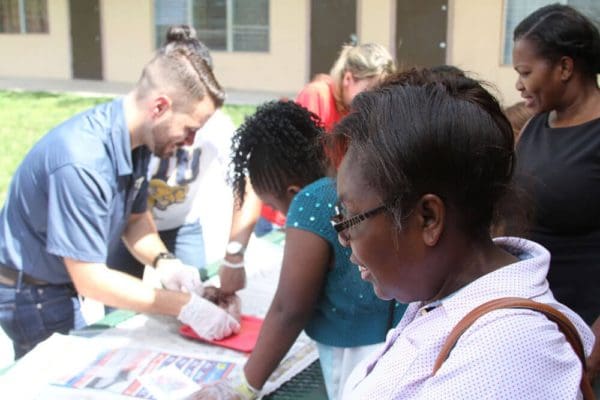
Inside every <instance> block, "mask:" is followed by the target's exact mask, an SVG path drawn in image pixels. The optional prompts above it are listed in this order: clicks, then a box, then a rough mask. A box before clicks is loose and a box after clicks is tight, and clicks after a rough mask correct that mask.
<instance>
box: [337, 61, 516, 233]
mask: <svg viewBox="0 0 600 400" xmlns="http://www.w3.org/2000/svg"><path fill="white" fill-rule="evenodd" d="M388 82H393V83H391V84H387V85H386V84H384V85H382V86H380V87H379V88H377V89H375V90H373V91H367V92H363V93H361V94H359V95H358V96H356V98H355V99H354V101H353V103H352V112H351V113H350V114H349V115H348V116H347V117H346V118H344V119H343V120H342V121H341V122H340V123H339V124H338V125H337V126H336V128H335V133H336V134H338V135H347V136H348V137H349V147H348V153H347V155H346V157H347V158H348V160H347V161H348V162H352V163H357V164H358V165H360V167H361V170H362V173H363V178H364V180H365V182H367V184H368V185H369V186H370V188H371V189H372V190H373V191H374V192H375V193H376V194H377V195H378V196H379V197H380V198H381V200H382V201H383V202H384V204H386V205H388V209H389V211H390V212H391V213H392V214H393V216H394V219H395V221H396V224H397V225H398V226H401V222H402V220H403V218H404V217H405V216H406V215H408V214H409V213H410V211H411V210H412V208H413V207H414V205H415V203H416V201H417V200H418V199H419V198H420V197H421V196H423V195H425V194H427V193H433V194H436V195H438V196H439V197H440V198H442V199H443V201H444V202H445V204H446V206H447V207H448V208H449V209H453V210H454V211H455V212H456V215H458V218H459V220H460V222H461V224H462V226H463V227H464V228H465V230H466V231H469V232H471V233H476V232H477V233H478V232H481V231H482V230H487V229H489V227H490V224H491V222H492V217H493V215H494V211H495V206H496V205H497V203H498V202H499V201H500V199H501V198H502V197H503V195H504V193H505V191H506V190H507V187H508V186H509V184H510V181H511V177H512V171H513V164H514V150H513V146H514V139H513V134H512V129H511V126H510V123H509V122H508V120H507V119H506V117H505V116H504V114H503V113H502V109H501V107H500V104H499V103H498V101H497V100H496V99H495V98H494V96H492V95H491V94H490V93H489V92H488V91H487V90H485V89H484V88H483V86H482V85H481V84H480V83H479V82H478V81H476V80H473V79H471V78H468V77H466V76H464V75H462V76H461V75H458V74H456V75H451V76H444V77H441V76H438V75H436V74H435V73H432V72H431V71H429V70H426V69H424V70H415V69H413V70H411V71H408V72H405V73H401V74H399V75H397V76H395V77H393V78H392V79H389V80H388Z"/></svg>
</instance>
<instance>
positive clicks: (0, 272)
mask: <svg viewBox="0 0 600 400" xmlns="http://www.w3.org/2000/svg"><path fill="white" fill-rule="evenodd" d="M18 280H19V271H17V270H16V269H12V268H9V267H7V266H5V265H0V283H1V284H3V285H6V286H12V287H16V286H17V281H18ZM23 283H25V284H27V285H33V286H42V285H48V282H46V281H42V280H40V279H36V278H34V277H32V276H29V275H27V274H25V273H23Z"/></svg>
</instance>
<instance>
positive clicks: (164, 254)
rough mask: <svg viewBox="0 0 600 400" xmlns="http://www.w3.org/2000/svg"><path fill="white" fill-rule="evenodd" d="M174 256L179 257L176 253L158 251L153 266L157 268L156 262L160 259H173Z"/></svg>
mask: <svg viewBox="0 0 600 400" xmlns="http://www.w3.org/2000/svg"><path fill="white" fill-rule="evenodd" d="M174 258H177V256H175V254H173V253H171V252H165V251H163V252H161V253H158V255H157V256H156V257H154V260H153V261H152V266H153V267H154V268H156V264H158V262H159V261H160V260H172V259H174Z"/></svg>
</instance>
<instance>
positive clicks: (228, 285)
mask: <svg viewBox="0 0 600 400" xmlns="http://www.w3.org/2000/svg"><path fill="white" fill-rule="evenodd" d="M219 281H220V282H221V291H222V292H223V293H225V294H232V293H235V292H237V291H238V290H241V289H243V288H244V287H246V269H245V268H230V267H227V266H225V265H221V268H220V269H219Z"/></svg>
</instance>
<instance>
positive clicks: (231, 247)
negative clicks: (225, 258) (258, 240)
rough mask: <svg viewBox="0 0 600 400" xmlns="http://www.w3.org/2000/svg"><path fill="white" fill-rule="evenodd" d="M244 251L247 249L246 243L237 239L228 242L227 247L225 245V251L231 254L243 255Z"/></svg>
mask: <svg viewBox="0 0 600 400" xmlns="http://www.w3.org/2000/svg"><path fill="white" fill-rule="evenodd" d="M244 251H246V248H245V247H244V245H243V244H241V243H240V242H238V241H235V240H232V241H231V242H229V243H227V247H225V253H227V254H228V255H230V256H241V255H243V254H244Z"/></svg>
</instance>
